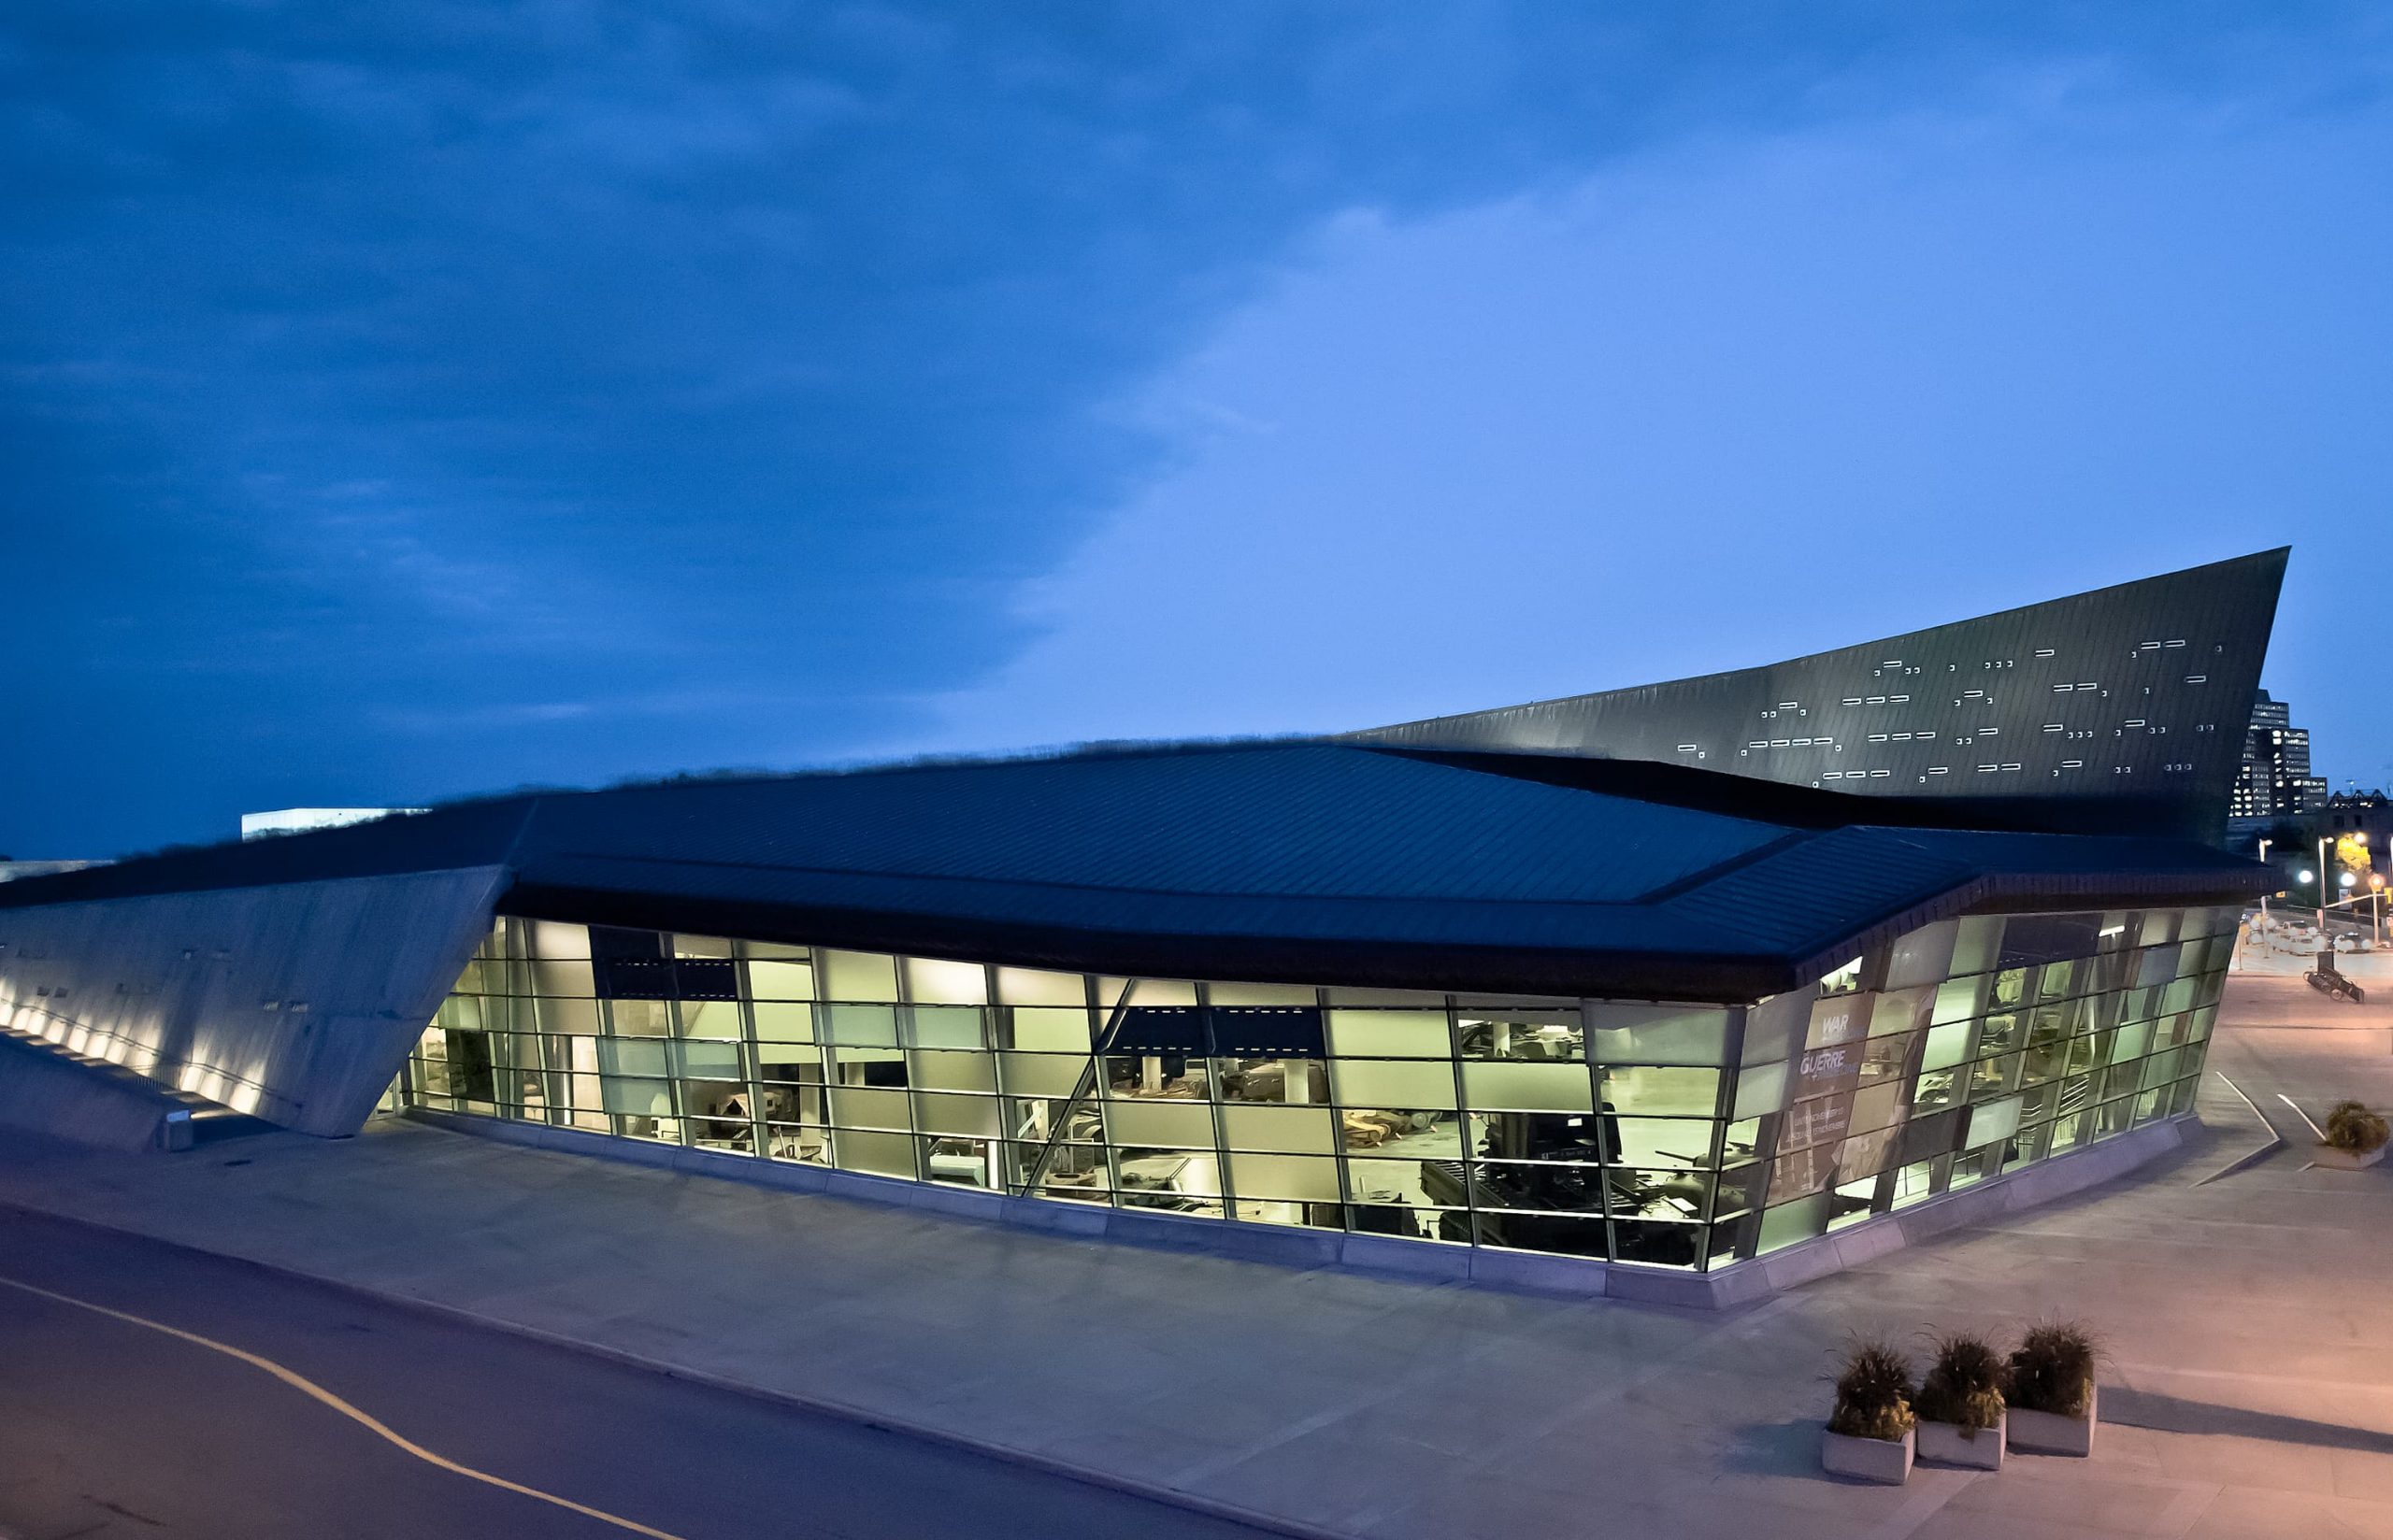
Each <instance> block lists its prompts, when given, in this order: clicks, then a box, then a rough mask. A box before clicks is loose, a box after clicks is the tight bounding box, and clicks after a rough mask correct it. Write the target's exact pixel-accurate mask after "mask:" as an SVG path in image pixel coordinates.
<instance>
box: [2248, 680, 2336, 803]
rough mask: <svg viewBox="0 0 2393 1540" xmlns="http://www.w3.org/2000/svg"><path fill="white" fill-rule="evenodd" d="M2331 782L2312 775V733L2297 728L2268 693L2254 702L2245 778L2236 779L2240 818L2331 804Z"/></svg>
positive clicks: (2283, 708) (2261, 695)
mask: <svg viewBox="0 0 2393 1540" xmlns="http://www.w3.org/2000/svg"><path fill="white" fill-rule="evenodd" d="M2326 801H2327V782H2326V779H2325V777H2319V776H2314V775H2312V774H2311V773H2310V729H2308V728H2306V727H2296V726H2294V725H2293V721H2292V719H2291V717H2290V715H2289V714H2288V712H2287V709H2286V704H2285V702H2283V701H2279V700H2271V698H2270V697H2269V692H2267V691H2265V690H2263V691H2260V692H2257V699H2255V700H2254V701H2253V703H2252V725H2251V727H2250V728H2249V730H2247V731H2246V732H2245V733H2244V734H2243V773H2242V774H2241V775H2240V776H2239V777H2237V778H2236V782H2235V802H2234V807H2233V814H2234V816H2235V817H2237V818H2253V819H2262V818H2283V817H2290V816H2292V815H2294V814H2298V813H2306V812H2310V811H2313V810H2314V809H2316V808H2318V807H2322V806H2325V805H2326Z"/></svg>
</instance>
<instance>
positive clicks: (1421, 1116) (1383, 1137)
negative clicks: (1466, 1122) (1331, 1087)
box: [1338, 1107, 1463, 1161]
mask: <svg viewBox="0 0 2393 1540" xmlns="http://www.w3.org/2000/svg"><path fill="white" fill-rule="evenodd" d="M1338 1130H1339V1139H1340V1143H1341V1144H1342V1145H1343V1146H1344V1148H1347V1149H1349V1150H1370V1151H1372V1152H1374V1153H1375V1154H1376V1155H1379V1156H1382V1157H1390V1158H1393V1157H1396V1156H1398V1155H1402V1156H1406V1157H1410V1158H1411V1159H1414V1160H1430V1161H1451V1160H1455V1159H1458V1158H1460V1156H1461V1155H1462V1152H1463V1151H1462V1121H1461V1119H1459V1118H1457V1117H1456V1116H1455V1115H1454V1112H1453V1111H1451V1110H1450V1109H1447V1108H1443V1107H1346V1108H1343V1109H1342V1110H1340V1113H1339V1114H1338Z"/></svg>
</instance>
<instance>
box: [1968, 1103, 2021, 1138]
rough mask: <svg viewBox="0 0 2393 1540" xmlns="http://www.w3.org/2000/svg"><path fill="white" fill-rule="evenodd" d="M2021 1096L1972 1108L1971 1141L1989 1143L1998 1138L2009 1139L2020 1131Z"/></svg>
mask: <svg viewBox="0 0 2393 1540" xmlns="http://www.w3.org/2000/svg"><path fill="white" fill-rule="evenodd" d="M2019 1108H2020V1098H2018V1097H2016V1096H2011V1097H2006V1098H2004V1099H2003V1100H2002V1101H1999V1102H1988V1103H1986V1104H1985V1105H1980V1106H1973V1107H1971V1108H1970V1132H1969V1135H1968V1137H1969V1141H1970V1144H1972V1145H1989V1144H1992V1143H1994V1142H1995V1141H1996V1140H1998V1139H2008V1138H2010V1137H2011V1136H2012V1135H2013V1134H2016V1133H2017V1132H2018V1131H2019Z"/></svg>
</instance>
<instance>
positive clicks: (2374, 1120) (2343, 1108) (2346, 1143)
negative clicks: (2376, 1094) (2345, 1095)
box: [2323, 1102, 2388, 1155]
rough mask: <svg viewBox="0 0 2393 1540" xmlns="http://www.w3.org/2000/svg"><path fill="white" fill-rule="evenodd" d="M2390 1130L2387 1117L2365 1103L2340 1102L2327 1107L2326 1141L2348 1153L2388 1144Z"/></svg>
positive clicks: (2327, 1144)
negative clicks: (2370, 1108)
mask: <svg viewBox="0 0 2393 1540" xmlns="http://www.w3.org/2000/svg"><path fill="white" fill-rule="evenodd" d="M2387 1132H2388V1130H2387V1129H2386V1123H2385V1119H2384V1118H2383V1117H2382V1116H2381V1115H2379V1114H2377V1113H2374V1112H2371V1111H2370V1110H2369V1109H2368V1105H2367V1104H2366V1103H2363V1102H2337V1103H2336V1104H2335V1105H2333V1106H2332V1107H2330V1108H2329V1109H2328V1112H2327V1137H2326V1139H2325V1140H2324V1141H2323V1142H2324V1143H2325V1144H2326V1146H2327V1148H2329V1149H2340V1150H2342V1151H2343V1153H2344V1154H2346V1155H2368V1154H2372V1153H2374V1152H2375V1151H2377V1150H2380V1149H2382V1148H2385V1140H2386V1134H2387Z"/></svg>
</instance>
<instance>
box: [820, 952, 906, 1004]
mask: <svg viewBox="0 0 2393 1540" xmlns="http://www.w3.org/2000/svg"><path fill="white" fill-rule="evenodd" d="M819 961H820V962H821V965H822V968H823V991H824V996H825V997H826V998H828V999H832V1000H862V1001H881V1000H895V999H896V998H897V960H896V958H894V957H890V956H887V955H884V954H883V953H881V952H842V951H828V950H826V951H824V952H822V953H820V954H819Z"/></svg>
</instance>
